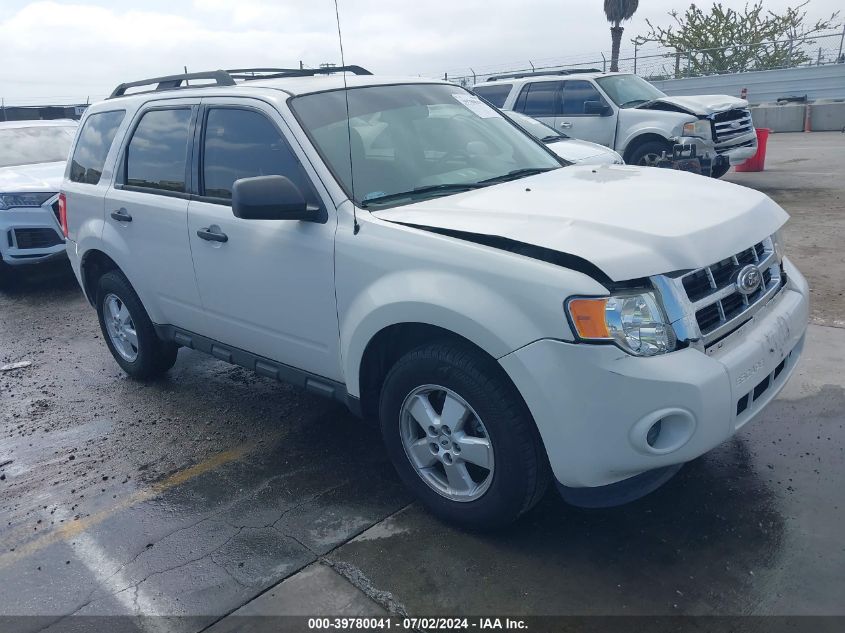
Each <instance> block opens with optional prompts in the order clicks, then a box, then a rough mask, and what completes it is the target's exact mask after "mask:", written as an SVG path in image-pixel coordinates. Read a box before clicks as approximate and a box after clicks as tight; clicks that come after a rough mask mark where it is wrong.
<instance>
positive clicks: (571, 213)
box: [373, 165, 789, 281]
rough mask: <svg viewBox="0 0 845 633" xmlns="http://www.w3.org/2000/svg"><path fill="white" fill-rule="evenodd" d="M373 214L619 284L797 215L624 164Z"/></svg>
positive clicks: (705, 258) (709, 257) (686, 176)
mask: <svg viewBox="0 0 845 633" xmlns="http://www.w3.org/2000/svg"><path fill="white" fill-rule="evenodd" d="M373 214H374V215H375V216H376V217H378V218H380V219H383V220H388V221H392V222H399V223H403V224H409V225H414V226H418V227H421V228H434V229H446V230H451V231H459V232H462V233H468V234H476V235H485V236H494V237H503V238H507V239H510V240H514V241H517V242H522V243H526V244H531V245H534V246H539V247H543V248H547V249H552V250H554V251H557V252H560V253H565V254H568V255H574V256H577V257H580V258H582V259H584V260H587V261H588V262H591V263H592V264H594V265H595V266H597V267H598V268H599V269H600V270H601V271H602V272H604V273H605V274H606V275H607V276H608V277H609V278H610V279H612V280H614V281H624V280H628V279H636V278H640V277H648V276H650V275H656V274H664V273H669V272H674V271H679V270H687V269H692V268H701V267H703V266H708V265H710V264H713V263H715V262H717V261H720V260H721V259H724V258H726V257H730V256H731V255H734V254H736V253H738V252H740V251H742V250H743V249H746V248H748V247H749V246H751V245H752V244H755V243H757V242H759V241H760V240H762V239H763V238H765V237H767V236H769V235H771V234H772V233H774V232H775V231H777V230H778V229H779V228H780V227H781V226H782V225H783V224H784V223H785V222H786V220H787V219H788V217H789V216H788V215H787V214H786V212H785V211H784V210H783V209H781V208H780V207H779V206H778V205H777V204H775V202H774V201H772V200H771V199H770V198H769V197H768V196H766V195H764V194H761V193H759V192H757V191H754V190H753V189H748V188H746V187H740V186H738V185H733V184H730V183H726V182H721V181H718V180H714V179H712V178H705V177H702V176H698V175H695V174H690V173H686V172H680V171H674V170H668V169H658V168H654V167H633V166H625V165H602V166H597V167H591V166H586V165H583V166H582V165H573V166H571V167H564V168H561V169H556V170H554V171H550V172H546V173H543V174H538V175H536V176H532V177H530V178H523V179H520V180H516V181H512V182H507V183H502V184H499V185H493V186H490V187H485V188H483V189H475V190H471V191H467V192H463V193H459V194H455V195H451V196H446V197H442V198H435V199H432V200H426V201H423V202H417V203H414V204H409V205H405V206H401V207H394V208H391V209H381V210H374V211H373Z"/></svg>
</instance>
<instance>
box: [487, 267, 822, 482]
mask: <svg viewBox="0 0 845 633" xmlns="http://www.w3.org/2000/svg"><path fill="white" fill-rule="evenodd" d="M785 266H786V271H787V276H788V277H787V279H788V281H787V285H786V287H785V288H784V289H783V290H782V291H781V292H780V293H778V295H776V297H775V298H774V299H773V300H772V301H771V302H770V304H769V305H768V306H766V307H765V308H763V309H762V310H760V311H759V312H758V313H757V314H756V315H755V316H754V318H753V319H752V320H751V321H749V322H748V323H746V324H745V325H743V326H742V327H741V328H739V329H738V330H737V331H736V332H734V333H733V334H731V335H730V336H729V337H728V338H727V339H725V344H724V345H722V346H721V347H720V348H719V349H718V350H715V351H712V350H711V351H710V352H709V353H705V352H701V351H698V350H696V349H692V348H687V349H683V350H679V351H676V352H673V353H670V354H666V355H663V356H656V357H652V358H638V357H634V356H630V355H628V354H626V353H625V352H623V351H621V350H620V349H618V348H617V347H615V346H612V345H587V344H573V343H566V342H563V341H557V340H551V339H543V340H540V341H536V342H534V343H532V344H530V345H528V346H526V347H523V348H521V349H519V350H517V351H515V352H512V353H511V354H508V355H507V356H504V357H502V358H501V359H500V361H499V362H500V363H501V365H502V367H503V368H504V369H505V371H506V372H507V373H508V375H509V376H510V377H511V379H512V380H513V382H514V384H515V385H516V387H517V389H519V391H520V393H521V394H522V396H523V398H524V399H525V402H526V403H527V405H528V407H529V409H530V410H531V413H532V415H533V416H534V420H535V422H536V424H537V428H538V429H539V431H540V435H541V437H542V439H543V443H544V445H545V448H546V452H547V454H548V456H549V461H550V463H551V466H552V470H553V472H554V474H555V478H556V479H557V480H558V482H559V483H560V484H562V485H564V486H568V487H597V486H605V485H608V484H613V483H616V482H618V481H622V480H624V479H628V478H630V477H633V476H635V475H638V474H640V473H643V472H646V471H650V470H653V469H656V468H662V467H668V466H672V465H675V464H682V463H684V462H688V461H690V460H692V459H695V458H696V457H698V456H700V455H702V454H704V453H706V452H707V451H709V450H711V449H712V448H714V447H716V446H718V445H719V444H721V443H722V442H724V441H725V440H726V439H728V438H729V437H731V436H732V435H733V434H734V433H736V431H737V430H738V429H740V428H741V427H742V426H744V425H745V424H747V423H748V422H750V421H751V420H752V419H753V418H754V417H756V416H757V415H758V414H759V413H760V411H762V410H763V408H764V407H765V406H766V405H767V404H768V403H769V402H770V401H771V400H772V399H773V398H774V397H775V396H776V395H777V394H778V392H779V391H780V390H781V388H782V387H783V385H784V384H785V383H786V381H787V379H788V378H789V376H790V375H791V373H792V371H793V370H794V368H795V365H796V363H797V361H798V358H799V356H800V354H801V351H802V349H803V345H804V336H805V333H806V329H807V321H808V317H809V289H808V288H807V283H806V281H805V280H804V278H803V277H802V276H801V274H800V273H799V272H798V270H797V269H796V268H795V267H794V266H792V265H791V264H790V263H789V262H788V261H785ZM746 397H747V398H748V399H747V401H746V402H745V407H744V408H742V405H741V403H742V401H743V399H744V398H746ZM658 420H660V421H661V425H662V426H661V434H660V436H659V437H658V441H657V442H654V446H652V445H651V444H649V442H648V441H647V439H646V436H647V435H648V431H649V429H650V428H651V427H652V425H653V424H654V423H656V422H657V421H658ZM660 437H662V438H663V439H662V440H661V439H660Z"/></svg>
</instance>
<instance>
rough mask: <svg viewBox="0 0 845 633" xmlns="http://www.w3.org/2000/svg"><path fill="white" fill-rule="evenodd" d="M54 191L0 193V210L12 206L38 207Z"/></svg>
mask: <svg viewBox="0 0 845 633" xmlns="http://www.w3.org/2000/svg"><path fill="white" fill-rule="evenodd" d="M55 195H56V194H55V193H0V210H5V209H12V208H14V207H40V206H41V205H42V204H44V203H45V202H47V201H48V200H49V199H50V198H52V197H53V196H55Z"/></svg>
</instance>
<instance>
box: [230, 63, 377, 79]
mask: <svg viewBox="0 0 845 633" xmlns="http://www.w3.org/2000/svg"><path fill="white" fill-rule="evenodd" d="M226 72H227V73H229V76H230V77H232V78H233V79H243V80H246V81H249V80H252V79H279V78H281V77H313V76H314V75H330V74H332V73H353V74H355V75H372V74H373V73H371V72H370V71H369V70H367V69H366V68H361V66H325V67H321V68H232V69H229V70H227V71H226Z"/></svg>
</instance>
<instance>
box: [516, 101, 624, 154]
mask: <svg viewBox="0 0 845 633" xmlns="http://www.w3.org/2000/svg"><path fill="white" fill-rule="evenodd" d="M504 114H505V116H507V117H508V118H509V119H510V120H511V121H513V122H514V123H516V124H517V125H518V126H519V127H521V128H522V129H523V130H525V131H526V132H528V133H529V134H530V135H531V136H533V137H534V138H536V139H537V140H538V141H540V142H542V143H545V144H546V145H547V146H548V147H549V149H550V150H552V151H553V152H554V153H555V154H557V155H558V156H560V157H561V158H563V159H564V160H566V161H568V162H570V163H575V164H579V165H624V164H625V161H624V160H622V157H621V156H620V155H619V154H617V153H616V152H614V151H613V150H612V149H610V148H608V147H605V146H604V145H599V144H598V143H590V141H582V140H579V139H575V138H572V137H571V136H567V135H566V134H564V133H563V132H558V131H557V130H556V129H554V128H553V127H551V126H549V125H546V124H545V123H541V122H540V121H538V120H537V119H532V118H531V117H530V116H525V115H524V114H520V113H519V112H508V111H505V112H504Z"/></svg>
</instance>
